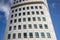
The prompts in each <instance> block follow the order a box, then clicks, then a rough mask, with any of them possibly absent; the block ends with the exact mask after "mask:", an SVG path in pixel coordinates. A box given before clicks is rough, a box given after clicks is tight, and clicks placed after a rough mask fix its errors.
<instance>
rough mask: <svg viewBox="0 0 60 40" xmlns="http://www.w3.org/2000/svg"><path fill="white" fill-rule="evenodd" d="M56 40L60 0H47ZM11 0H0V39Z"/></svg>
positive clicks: (59, 22)
mask: <svg viewBox="0 0 60 40" xmlns="http://www.w3.org/2000/svg"><path fill="white" fill-rule="evenodd" d="M47 1H48V6H49V11H50V15H51V19H52V22H53V25H54V30H55V33H56V36H57V40H60V0H47ZM10 6H11V0H0V40H3V38H4V32H5V28H6V22H7V20H8V15H9V10H10Z"/></svg>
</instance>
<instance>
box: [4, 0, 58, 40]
mask: <svg viewBox="0 0 60 40" xmlns="http://www.w3.org/2000/svg"><path fill="white" fill-rule="evenodd" d="M4 40H57V38H56V35H55V32H54V28H53V25H52V21H51V17H50V13H49V10H48V5H47V0H12V5H11V10H10V15H9V19H8V22H7V27H6V32H5V39H4Z"/></svg>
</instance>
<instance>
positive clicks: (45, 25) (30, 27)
mask: <svg viewBox="0 0 60 40" xmlns="http://www.w3.org/2000/svg"><path fill="white" fill-rule="evenodd" d="M21 27H22V26H21V25H18V30H21ZM27 27H28V29H32V24H28V26H27V25H26V24H24V25H23V29H27ZM33 27H34V29H38V27H39V28H40V29H43V26H42V24H39V25H38V26H37V24H33ZM44 27H45V29H48V25H47V24H44ZM11 30H12V26H10V27H9V31H11ZM13 30H16V25H15V26H14V27H13Z"/></svg>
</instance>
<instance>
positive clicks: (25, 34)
mask: <svg viewBox="0 0 60 40" xmlns="http://www.w3.org/2000/svg"><path fill="white" fill-rule="evenodd" d="M17 35H18V38H21V36H22V35H21V33H18V34H17ZM33 35H34V34H33V33H32V32H30V33H29V38H33ZM39 35H40V34H39V33H38V32H35V37H36V38H39ZM27 36H28V35H27V33H23V37H24V38H27ZM45 36H47V38H51V35H50V33H49V32H47V33H46V35H45V33H44V32H41V37H42V38H46V37H45ZM10 38H11V34H8V39H10ZM15 38H16V33H13V39H15Z"/></svg>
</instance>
